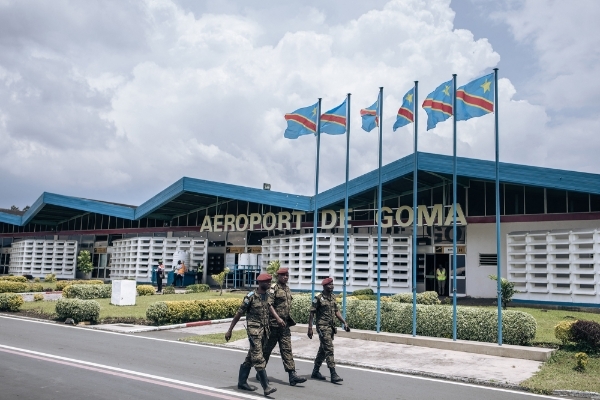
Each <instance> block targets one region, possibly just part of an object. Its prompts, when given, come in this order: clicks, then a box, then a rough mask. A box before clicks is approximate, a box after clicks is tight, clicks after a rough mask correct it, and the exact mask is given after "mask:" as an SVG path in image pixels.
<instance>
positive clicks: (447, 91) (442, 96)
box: [423, 80, 452, 130]
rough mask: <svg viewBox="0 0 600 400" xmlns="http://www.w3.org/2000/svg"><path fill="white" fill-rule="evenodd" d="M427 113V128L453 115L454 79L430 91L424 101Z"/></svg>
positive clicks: (433, 126) (431, 127)
mask: <svg viewBox="0 0 600 400" xmlns="http://www.w3.org/2000/svg"><path fill="white" fill-rule="evenodd" d="M423 109H424V110H425V112H426V113H427V130H430V129H433V128H435V126H436V125H437V124H438V122H443V121H445V120H447V119H448V118H450V117H451V116H452V80H449V81H448V82H444V83H442V84H441V85H440V86H438V87H437V88H436V89H435V90H434V91H433V92H431V93H429V94H428V95H427V97H426V98H425V101H424V102H423Z"/></svg>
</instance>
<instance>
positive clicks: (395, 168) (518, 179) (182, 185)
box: [0, 153, 600, 226]
mask: <svg viewBox="0 0 600 400" xmlns="http://www.w3.org/2000/svg"><path fill="white" fill-rule="evenodd" d="M413 157H414V156H413V154H410V155H408V156H406V157H403V158H401V159H399V160H396V161H394V162H392V163H390V164H387V165H385V166H383V167H382V180H383V183H386V182H389V181H392V180H394V179H397V178H399V177H402V176H405V175H408V174H410V173H412V168H413V160H414V158H413ZM418 157H419V160H418V161H419V170H422V171H427V172H435V173H442V174H451V173H452V162H453V159H452V157H451V156H445V155H440V154H431V153H418ZM495 171H496V170H495V163H494V162H493V161H486V160H476V159H472V158H464V157H458V158H457V172H458V175H459V176H462V177H467V178H472V179H483V180H491V181H493V180H494V179H495ZM377 179H378V176H377V170H374V171H371V172H368V173H366V174H364V175H361V176H359V177H357V178H354V179H352V180H350V181H349V182H348V194H349V195H350V196H354V195H357V194H359V193H363V192H365V191H367V190H370V189H372V188H374V187H376V186H377ZM500 181H501V182H503V183H512V184H519V185H528V186H539V187H546V188H552V189H561V190H571V191H576V192H583V193H592V194H600V174H591V173H585V172H574V171H565V170H559V169H551V168H541V167H532V166H527V165H518V164H509V163H500ZM185 192H188V193H198V194H206V195H211V196H220V197H225V198H231V199H236V200H242V201H249V202H255V203H261V204H266V205H272V206H277V207H283V208H289V209H294V210H301V211H311V210H313V209H314V200H315V198H314V197H309V196H301V195H295V194H289V193H282V192H272V191H267V190H261V189H256V188H249V187H245V186H238V185H231V184H227V183H219V182H212V181H206V180H201V179H194V178H187V177H184V178H181V179H180V180H178V181H177V182H175V183H173V184H172V185H171V186H169V187H168V188H166V189H165V190H163V191H162V192H160V193H158V194H157V195H156V196H154V197H152V198H151V199H149V200H148V201H146V202H145V203H143V204H142V205H140V206H139V207H137V208H131V207H126V206H122V205H116V204H109V203H104V202H100V201H96V200H87V199H81V198H77V197H70V196H63V195H59V194H53V193H43V194H42V196H40V197H39V198H38V199H37V200H36V201H35V203H33V205H32V206H31V208H30V209H29V210H28V211H27V212H26V213H25V214H24V215H23V216H18V215H12V214H8V213H2V212H0V222H4V223H8V224H12V225H20V226H23V225H26V224H27V223H29V222H30V221H31V220H32V219H33V218H34V217H35V216H36V215H37V214H38V213H39V212H40V211H41V210H42V209H43V208H44V206H45V205H56V206H61V207H66V208H72V209H75V210H81V211H85V212H93V213H98V214H104V215H110V216H114V217H120V218H126V219H131V220H138V219H140V218H144V217H145V216H147V215H150V214H151V213H152V212H154V211H156V210H157V209H159V208H160V207H162V206H163V205H165V204H167V203H168V202H170V201H172V200H173V199H175V198H176V197H177V196H179V195H181V194H183V193H185ZM344 196H345V185H344V184H341V185H338V186H335V187H334V188H331V189H329V190H326V191H324V192H322V193H319V194H318V196H317V203H318V206H319V208H323V207H327V206H329V205H331V204H334V203H337V202H339V201H341V200H343V199H344Z"/></svg>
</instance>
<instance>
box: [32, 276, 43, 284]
mask: <svg viewBox="0 0 600 400" xmlns="http://www.w3.org/2000/svg"><path fill="white" fill-rule="evenodd" d="M41 281H42V280H41V279H40V278H37V277H36V278H33V283H40V282H41Z"/></svg>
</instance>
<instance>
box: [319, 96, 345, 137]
mask: <svg viewBox="0 0 600 400" xmlns="http://www.w3.org/2000/svg"><path fill="white" fill-rule="evenodd" d="M321 133H328V134H330V135H341V134H343V133H346V100H344V102H343V103H342V104H340V105H339V106H337V107H335V108H332V109H331V110H329V111H327V112H326V113H325V114H321Z"/></svg>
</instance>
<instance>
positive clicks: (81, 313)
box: [56, 299, 100, 322]
mask: <svg viewBox="0 0 600 400" xmlns="http://www.w3.org/2000/svg"><path fill="white" fill-rule="evenodd" d="M56 314H57V315H58V317H59V318H61V319H67V318H73V320H74V321H75V322H81V321H90V322H96V321H98V319H99V318H100V304H98V302H97V301H95V300H79V299H59V300H58V301H57V302H56Z"/></svg>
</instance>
